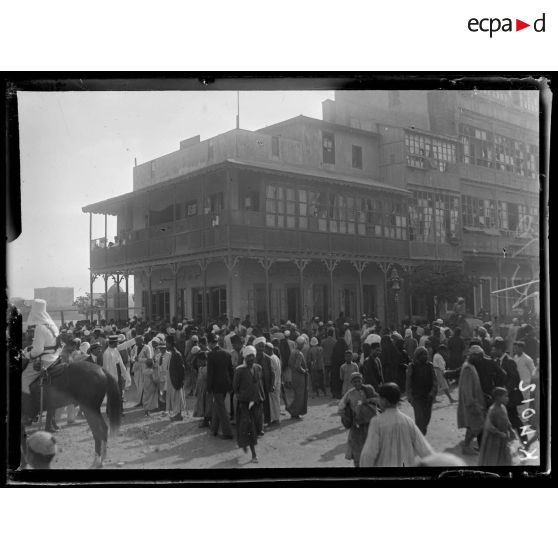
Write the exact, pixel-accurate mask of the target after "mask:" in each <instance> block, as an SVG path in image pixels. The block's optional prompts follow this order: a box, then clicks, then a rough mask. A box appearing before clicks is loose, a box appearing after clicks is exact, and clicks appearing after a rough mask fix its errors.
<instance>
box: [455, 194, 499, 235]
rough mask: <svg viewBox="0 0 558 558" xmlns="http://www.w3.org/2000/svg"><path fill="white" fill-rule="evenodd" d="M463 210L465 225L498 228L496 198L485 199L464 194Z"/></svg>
mask: <svg viewBox="0 0 558 558" xmlns="http://www.w3.org/2000/svg"><path fill="white" fill-rule="evenodd" d="M508 207H509V206H508ZM461 211H462V213H463V224H464V225H465V226H470V227H478V228H482V229H495V228H496V224H497V221H496V206H495V203H494V200H483V199H480V198H474V197H473V196H463V199H462V204H461ZM508 218H509V213H508Z"/></svg>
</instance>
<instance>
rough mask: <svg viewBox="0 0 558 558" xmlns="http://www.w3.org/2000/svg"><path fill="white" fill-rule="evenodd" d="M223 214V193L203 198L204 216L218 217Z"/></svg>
mask: <svg viewBox="0 0 558 558" xmlns="http://www.w3.org/2000/svg"><path fill="white" fill-rule="evenodd" d="M222 212H223V192H217V193H216V194H211V195H210V196H207V198H205V214H206V215H208V214H212V215H220V214H221V213H222Z"/></svg>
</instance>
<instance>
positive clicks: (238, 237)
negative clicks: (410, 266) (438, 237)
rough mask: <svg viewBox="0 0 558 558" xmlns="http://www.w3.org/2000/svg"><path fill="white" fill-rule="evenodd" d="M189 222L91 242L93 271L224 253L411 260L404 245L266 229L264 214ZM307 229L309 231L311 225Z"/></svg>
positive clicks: (360, 237) (364, 237)
mask: <svg viewBox="0 0 558 558" xmlns="http://www.w3.org/2000/svg"><path fill="white" fill-rule="evenodd" d="M190 221H191V219H187V220H184V221H178V222H175V223H172V224H168V225H165V226H164V227H161V226H159V227H151V228H150V229H144V230H141V231H135V232H134V233H133V234H130V235H122V238H121V239H120V241H119V242H118V243H108V245H107V247H105V246H104V242H98V241H92V244H91V252H90V262H91V269H92V271H116V270H124V269H128V268H131V267H134V266H138V265H148V264H149V263H150V262H152V261H157V260H163V261H164V260H166V259H169V260H172V259H180V258H187V257H189V256H190V257H192V256H199V257H201V256H207V255H210V254H211V252H219V251H222V250H224V249H228V248H230V249H232V250H235V251H236V252H240V253H242V252H243V251H245V252H246V253H250V252H251V251H254V252H256V253H257V252H261V253H263V254H265V253H275V254H285V255H293V256H295V255H298V257H304V256H305V255H306V256H310V255H312V254H314V255H315V257H331V256H333V257H335V256H338V257H340V258H341V257H342V258H347V257H355V258H371V259H374V258H377V257H385V258H386V259H390V260H391V259H393V258H397V259H408V258H409V243H408V241H406V240H397V239H392V238H383V237H373V236H367V235H357V234H339V233H331V232H320V231H318V230H308V229H305V230H301V229H287V228H272V227H266V226H265V214H263V213H257V212H232V213H231V217H230V220H228V219H226V218H225V216H221V218H220V222H219V224H215V225H214V226H209V225H207V226H205V227H204V228H194V225H195V223H191V222H190ZM199 222H202V223H203V222H207V223H210V222H213V223H215V218H213V219H211V216H202V217H200V220H199V221H198V223H199ZM309 226H310V227H312V225H311V224H310V223H309ZM162 229H164V232H163V231H162ZM111 244H112V245H111Z"/></svg>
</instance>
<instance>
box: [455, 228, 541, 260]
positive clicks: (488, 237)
mask: <svg viewBox="0 0 558 558" xmlns="http://www.w3.org/2000/svg"><path fill="white" fill-rule="evenodd" d="M490 231H491V232H489V233H487V232H484V231H471V230H467V229H465V231H464V234H463V251H464V252H472V253H473V254H494V255H496V254H497V255H499V256H503V255H505V257H509V258H511V257H514V256H517V257H519V256H521V257H531V258H532V257H538V256H539V241H538V239H535V238H533V237H526V238H518V237H517V236H515V235H504V234H499V231H492V230H490Z"/></svg>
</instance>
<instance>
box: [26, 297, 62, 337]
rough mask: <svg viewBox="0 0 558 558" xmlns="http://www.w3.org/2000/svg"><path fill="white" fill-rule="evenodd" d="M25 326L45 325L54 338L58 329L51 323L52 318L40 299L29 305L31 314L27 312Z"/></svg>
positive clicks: (44, 301)
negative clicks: (51, 331)
mask: <svg viewBox="0 0 558 558" xmlns="http://www.w3.org/2000/svg"><path fill="white" fill-rule="evenodd" d="M27 325H28V326H31V325H34V326H36V325H46V326H49V327H50V328H51V329H52V330H53V333H54V335H55V336H57V335H58V333H59V332H58V327H56V324H55V323H54V322H53V320H52V318H51V317H50V315H49V314H48V312H47V311H46V300H43V299H42V298H36V299H35V300H34V301H33V304H32V305H31V312H29V318H28V319H27Z"/></svg>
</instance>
